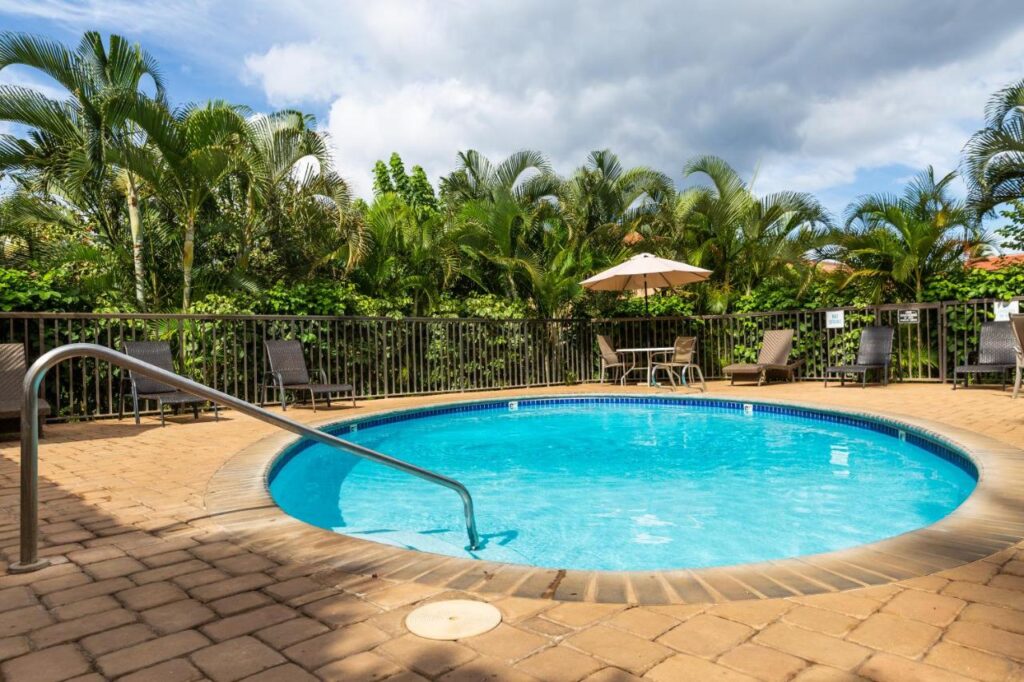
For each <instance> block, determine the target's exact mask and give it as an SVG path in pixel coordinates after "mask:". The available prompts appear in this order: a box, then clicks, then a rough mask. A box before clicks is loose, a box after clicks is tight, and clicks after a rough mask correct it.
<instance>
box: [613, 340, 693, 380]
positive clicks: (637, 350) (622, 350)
mask: <svg viewBox="0 0 1024 682" xmlns="http://www.w3.org/2000/svg"><path fill="white" fill-rule="evenodd" d="M673 350H675V347H674V346H668V347H665V346H658V347H656V348H616V349H615V351H616V352H617V353H632V354H633V355H637V354H646V355H647V385H648V386H653V385H654V377H653V376H652V375H651V369H652V368H653V366H654V363H653V362H652V360H653V358H654V354H655V353H665V352H671V351H673ZM642 369H643V368H642V367H639V366H636V365H634V366H633V367H630V368H629V370H627V371H626V373H625V374H623V375H622V381H623V383H625V381H626V377H627V376H629V375H630V373H631V372H633V371H634V370H641V371H642ZM683 381H684V383H685V381H686V380H685V379H684V380H683Z"/></svg>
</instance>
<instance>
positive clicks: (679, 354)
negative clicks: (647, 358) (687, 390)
mask: <svg viewBox="0 0 1024 682" xmlns="http://www.w3.org/2000/svg"><path fill="white" fill-rule="evenodd" d="M673 345H674V346H675V348H674V349H673V350H671V351H668V352H662V353H656V354H655V355H654V357H653V358H652V360H653V363H652V365H651V376H652V377H653V376H655V375H657V373H658V370H664V371H665V373H666V374H668V380H669V383H671V384H672V390H673V391H674V390H675V389H676V372H678V373H679V376H680V377H681V378H682V380H683V383H684V384H685V385H687V386H689V385H690V384H691V383H692V381H693V380H692V378H688V376H689V375H692V374H694V373H696V375H697V377H699V378H700V389H699V390H700V391H702V392H703V391H704V390H706V389H707V385H706V384H705V383H704V372H702V371H701V369H700V365H697V364H695V363H694V362H693V357H694V356H695V355H696V354H697V337H696V336H677V337H676V342H675V344H673ZM658 358H663V359H658Z"/></svg>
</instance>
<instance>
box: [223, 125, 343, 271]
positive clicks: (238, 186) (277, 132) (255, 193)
mask: <svg viewBox="0 0 1024 682" xmlns="http://www.w3.org/2000/svg"><path fill="white" fill-rule="evenodd" d="M242 112H244V110H239V113H242ZM245 123H246V127H245V134H244V136H243V138H242V140H241V144H239V145H238V147H237V148H236V149H235V153H236V157H237V158H236V159H235V161H234V170H233V171H232V174H231V178H230V179H231V182H228V183H225V187H223V188H222V189H221V191H220V192H219V193H218V200H220V201H221V202H222V204H226V205H223V210H222V213H230V214H232V215H233V216H237V222H238V225H237V242H238V244H237V249H238V251H237V255H236V257H235V263H236V268H237V271H238V272H239V273H240V274H243V275H244V274H246V273H247V272H248V270H249V259H250V256H251V254H252V249H253V246H254V244H255V243H256V241H257V239H258V238H259V237H260V235H261V234H265V233H267V232H268V231H269V230H270V229H271V228H272V227H276V228H278V229H282V230H283V229H287V227H286V225H284V224H281V222H278V223H277V224H274V225H272V224H271V223H272V221H274V220H275V219H283V221H282V222H290V221H289V217H288V216H286V215H282V214H281V208H282V202H286V201H293V200H295V199H296V198H297V197H296V196H295V195H303V194H307V195H308V194H312V195H313V196H320V197H323V198H325V199H329V200H330V202H332V203H333V202H335V201H337V202H338V204H340V205H342V206H347V204H348V200H349V191H348V185H347V184H346V183H345V181H344V180H342V179H341V178H340V177H339V176H338V175H337V174H336V173H334V172H333V170H332V168H331V158H330V153H329V151H328V146H327V138H326V136H325V135H324V134H323V133H321V132H319V131H317V130H315V125H316V121H315V119H313V117H312V116H308V115H304V114H301V113H299V112H297V111H290V110H285V111H279V112H276V113H273V114H270V115H266V116H250V117H249V118H248V119H247V120H246V122H245Z"/></svg>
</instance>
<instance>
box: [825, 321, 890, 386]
mask: <svg viewBox="0 0 1024 682" xmlns="http://www.w3.org/2000/svg"><path fill="white" fill-rule="evenodd" d="M894 334H895V331H894V330H893V328H892V327H865V328H864V329H863V330H862V331H861V333H860V344H859V346H858V347H857V360H856V362H854V364H852V365H835V366H833V367H829V368H828V369H826V370H825V387H826V388H827V387H828V375H829V374H838V375H839V385H840V386H842V385H843V384H845V383H846V375H847V374H859V375H860V385H861V387H862V388H864V387H866V386H867V385H868V372H870V371H871V370H873V369H875V370H878V372H879V380H880V381H881V384H882V385H883V386H888V385H889V366H890V365H891V364H892V339H893V335H894Z"/></svg>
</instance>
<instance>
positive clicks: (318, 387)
mask: <svg viewBox="0 0 1024 682" xmlns="http://www.w3.org/2000/svg"><path fill="white" fill-rule="evenodd" d="M264 345H265V347H266V349H267V362H269V363H270V372H269V373H268V375H267V377H266V378H265V379H264V380H263V400H262V402H261V403H260V405H264V404H266V402H267V389H268V388H269V387H271V386H273V387H274V388H276V389H277V394H278V397H279V399H280V401H281V409H282V410H287V409H288V404H287V401H286V392H287V391H293V392H302V393H305V392H308V393H309V397H310V400H312V402H313V411H314V412H316V397H317V396H318V395H324V396H326V397H327V407H330V406H331V395H332V394H337V393H348V394H349V395H351V397H352V407H355V405H356V393H355V388H353V386H352V384H329V383H327V373H326V372H324V370H323V368H322V367H321V368H318V369H317V373H318V374H319V377H320V382H319V383H313V381H312V380H311V379H310V375H309V369H308V368H307V367H306V357H305V355H303V353H302V344H301V343H300V342H299V341H298V340H297V339H280V340H271V341H267V342H266V343H265V344H264Z"/></svg>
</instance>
